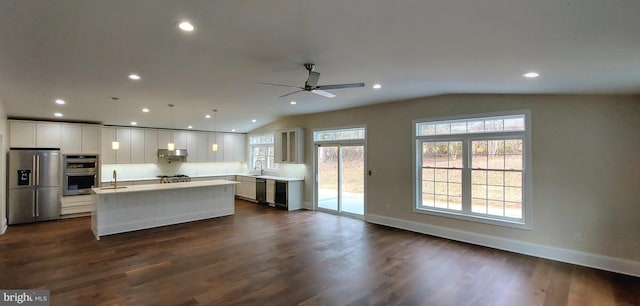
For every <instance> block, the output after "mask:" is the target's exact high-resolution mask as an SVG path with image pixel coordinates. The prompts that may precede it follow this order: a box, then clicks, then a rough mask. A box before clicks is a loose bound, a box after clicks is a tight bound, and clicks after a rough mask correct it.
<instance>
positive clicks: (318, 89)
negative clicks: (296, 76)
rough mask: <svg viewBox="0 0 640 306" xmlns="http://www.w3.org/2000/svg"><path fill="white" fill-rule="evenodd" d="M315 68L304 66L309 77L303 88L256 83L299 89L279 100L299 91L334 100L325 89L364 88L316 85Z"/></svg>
mask: <svg viewBox="0 0 640 306" xmlns="http://www.w3.org/2000/svg"><path fill="white" fill-rule="evenodd" d="M315 67H316V65H315V64H311V63H307V64H304V68H305V69H307V71H309V76H308V77H307V81H305V82H304V87H298V86H291V85H283V84H275V83H266V82H258V83H260V84H265V85H272V86H282V87H292V88H299V90H296V91H293V92H290V93H287V94H284V95H282V96H280V98H284V97H286V96H290V95H293V94H296V93H299V92H301V91H308V92H310V93H313V94H316V95H319V96H323V97H326V98H330V99H331V98H334V97H335V96H336V95H335V94H333V93H330V92H328V91H325V90H326V89H343V88H357V87H364V83H347V84H332V85H318V80H319V79H320V73H319V72H315V71H313V69H314V68H315Z"/></svg>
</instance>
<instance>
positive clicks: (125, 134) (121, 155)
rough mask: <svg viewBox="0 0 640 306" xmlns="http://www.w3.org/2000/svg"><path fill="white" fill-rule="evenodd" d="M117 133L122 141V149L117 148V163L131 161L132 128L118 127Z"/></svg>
mask: <svg viewBox="0 0 640 306" xmlns="http://www.w3.org/2000/svg"><path fill="white" fill-rule="evenodd" d="M116 135H117V136H118V137H117V139H118V142H120V149H119V150H116V164H130V163H131V129H129V128H117V129H116Z"/></svg>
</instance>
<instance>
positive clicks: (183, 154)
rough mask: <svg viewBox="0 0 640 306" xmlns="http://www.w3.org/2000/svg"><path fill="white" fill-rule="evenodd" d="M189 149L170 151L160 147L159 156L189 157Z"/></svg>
mask: <svg viewBox="0 0 640 306" xmlns="http://www.w3.org/2000/svg"><path fill="white" fill-rule="evenodd" d="M187 156H189V154H188V153H187V149H175V150H173V151H169V150H167V149H158V157H187Z"/></svg>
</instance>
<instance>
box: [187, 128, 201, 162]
mask: <svg viewBox="0 0 640 306" xmlns="http://www.w3.org/2000/svg"><path fill="white" fill-rule="evenodd" d="M186 148H187V153H188V154H189V155H188V156H187V162H197V161H198V155H199V152H198V133H197V132H187V146H186Z"/></svg>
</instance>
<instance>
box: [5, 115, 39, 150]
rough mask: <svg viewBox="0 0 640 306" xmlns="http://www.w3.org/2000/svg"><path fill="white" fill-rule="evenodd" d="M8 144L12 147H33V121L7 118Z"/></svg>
mask: <svg viewBox="0 0 640 306" xmlns="http://www.w3.org/2000/svg"><path fill="white" fill-rule="evenodd" d="M9 146H10V147H12V148H35V146H36V124H35V122H31V121H15V120H9Z"/></svg>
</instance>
